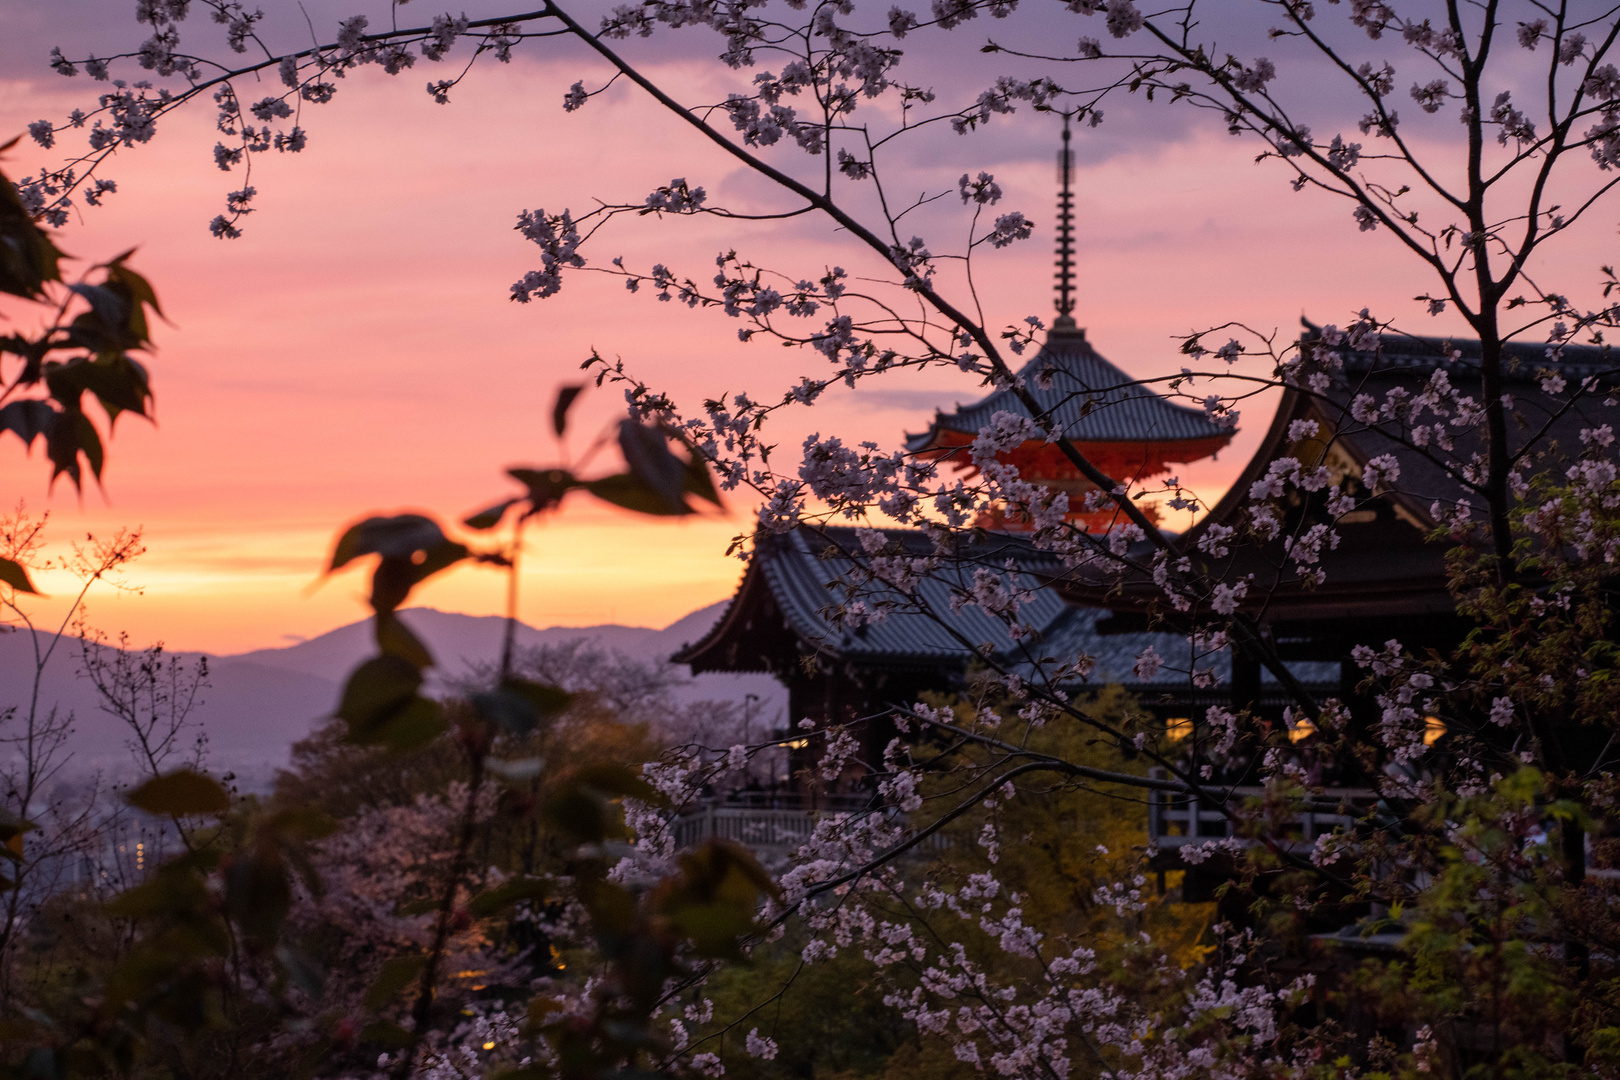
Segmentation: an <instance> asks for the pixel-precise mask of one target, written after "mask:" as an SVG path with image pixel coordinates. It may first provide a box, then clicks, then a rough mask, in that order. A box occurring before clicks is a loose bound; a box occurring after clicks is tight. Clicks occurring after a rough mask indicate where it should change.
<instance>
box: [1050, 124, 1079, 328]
mask: <svg viewBox="0 0 1620 1080" xmlns="http://www.w3.org/2000/svg"><path fill="white" fill-rule="evenodd" d="M1069 120H1070V114H1069V113H1064V114H1063V148H1062V149H1061V150H1059V151H1058V158H1057V167H1058V207H1057V208H1058V213H1057V273H1056V274H1055V275H1054V276H1055V277H1056V278H1057V319H1056V320H1054V321H1053V323H1052V329H1053V330H1056V331H1073V330H1074V329H1075V325H1074V314H1073V312H1074V190H1073V186H1072V185H1073V181H1074V152H1073V151H1072V150H1071V149H1070V148H1069Z"/></svg>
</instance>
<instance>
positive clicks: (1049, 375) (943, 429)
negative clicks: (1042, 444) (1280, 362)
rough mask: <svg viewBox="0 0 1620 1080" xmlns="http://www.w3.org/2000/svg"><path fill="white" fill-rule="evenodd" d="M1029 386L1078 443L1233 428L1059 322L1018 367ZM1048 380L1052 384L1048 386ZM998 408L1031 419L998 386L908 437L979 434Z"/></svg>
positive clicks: (917, 440)
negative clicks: (1159, 390)
mask: <svg viewBox="0 0 1620 1080" xmlns="http://www.w3.org/2000/svg"><path fill="white" fill-rule="evenodd" d="M1018 377H1019V378H1020V380H1021V381H1022V382H1023V384H1024V388H1025V389H1026V390H1027V391H1028V392H1029V394H1030V395H1031V396H1032V397H1033V398H1034V399H1035V400H1036V401H1037V402H1038V403H1039V404H1040V406H1041V408H1042V409H1043V411H1045V412H1046V413H1047V414H1048V415H1049V416H1050V417H1051V418H1052V419H1053V420H1055V421H1056V422H1058V423H1059V424H1061V425H1062V430H1063V434H1064V436H1065V437H1067V438H1068V439H1069V440H1070V441H1071V442H1076V443H1176V442H1189V441H1193V440H1208V439H1211V438H1218V439H1220V440H1221V441H1222V443H1223V444H1224V443H1225V442H1226V441H1227V440H1230V439H1231V437H1232V434H1233V432H1232V430H1231V429H1230V428H1227V427H1223V426H1221V425H1220V424H1217V423H1215V422H1214V421H1213V420H1211V419H1210V418H1209V416H1207V415H1206V414H1205V413H1204V412H1203V411H1202V410H1200V409H1191V408H1188V407H1186V406H1184V405H1177V404H1175V403H1174V402H1171V401H1169V400H1168V399H1166V398H1164V397H1163V396H1161V395H1159V394H1156V393H1154V392H1153V390H1152V389H1150V388H1149V387H1147V386H1144V385H1142V384H1141V383H1140V382H1138V381H1137V380H1136V379H1133V378H1132V377H1131V376H1129V375H1127V374H1126V373H1125V372H1123V371H1121V370H1120V369H1119V368H1117V367H1115V366H1114V365H1113V364H1111V363H1109V362H1108V361H1107V360H1105V359H1104V358H1103V357H1102V355H1101V354H1100V353H1098V352H1097V350H1096V349H1094V348H1092V347H1091V343H1090V342H1088V341H1087V340H1086V333H1085V331H1084V330H1081V329H1067V328H1057V327H1054V328H1053V330H1052V331H1051V332H1050V333H1049V334H1048V335H1047V338H1046V344H1045V345H1043V346H1042V347H1041V350H1040V352H1038V353H1036V354H1035V356H1034V357H1033V358H1032V359H1030V360H1029V362H1027V363H1026V364H1024V366H1023V367H1022V368H1020V369H1019V371H1018ZM1043 384H1044V385H1043ZM998 412H1007V413H1012V414H1013V415H1015V416H1024V417H1029V416H1030V412H1029V410H1028V409H1027V408H1025V407H1024V403H1023V402H1022V401H1020V400H1019V398H1018V396H1017V395H1016V394H1014V393H1013V392H1012V391H1011V390H997V391H996V392H994V393H992V394H991V395H989V396H988V397H986V398H983V399H982V400H980V401H977V402H975V403H974V404H971V405H958V406H957V408H956V410H955V411H954V412H949V413H947V412H944V411H940V412H937V413H935V415H934V421H933V423H932V424H930V425H929V427H928V430H927V431H923V432H920V433H918V434H915V435H907V436H906V449H907V450H908V451H910V452H912V453H919V452H922V451H925V450H931V449H935V448H938V447H940V446H944V445H956V444H959V443H960V442H961V441H962V440H961V439H960V438H958V439H950V437H949V435H948V434H947V433H954V434H956V435H958V436H966V437H967V438H968V439H969V440H971V439H972V438H973V437H974V436H976V435H977V434H978V433H979V430H980V429H981V428H983V427H984V426H985V425H987V424H989V423H990V420H991V418H992V417H993V416H995V414H996V413H998Z"/></svg>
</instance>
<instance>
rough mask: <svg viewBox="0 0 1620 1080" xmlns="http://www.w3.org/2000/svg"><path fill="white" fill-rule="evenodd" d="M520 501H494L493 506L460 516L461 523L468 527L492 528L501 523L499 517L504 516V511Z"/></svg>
mask: <svg viewBox="0 0 1620 1080" xmlns="http://www.w3.org/2000/svg"><path fill="white" fill-rule="evenodd" d="M521 501H522V500H520V499H507V500H506V501H505V502H501V503H496V504H495V505H494V506H491V507H487V508H485V509H483V510H480V511H478V513H476V514H470V515H468V516H467V517H464V518H462V519H461V523H462V524H463V525H465V526H467V528H469V529H493V528H494V527H495V526H497V525H499V524H500V523H501V519H502V518H503V517H505V516H506V512H507V511H508V510H510V509H512V507H514V506H516V505H517V504H518V503H519V502H521Z"/></svg>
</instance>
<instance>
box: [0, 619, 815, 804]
mask: <svg viewBox="0 0 1620 1080" xmlns="http://www.w3.org/2000/svg"><path fill="white" fill-rule="evenodd" d="M724 610H725V602H721V603H718V604H711V605H709V606H708V607H705V608H701V609H699V610H697V611H694V612H692V613H691V614H690V615H687V616H685V617H684V618H681V619H679V620H677V621H676V622H674V623H672V624H670V625H669V626H667V627H664V628H663V629H662V630H659V629H654V628H652V627H645V626H619V625H615V624H606V625H602V626H584V627H580V626H551V627H546V628H544V629H537V628H535V627H532V626H528V625H526V624H519V626H518V630H517V635H516V642H517V645H518V647H519V648H520V649H523V648H530V647H535V646H543V645H562V644H565V643H567V642H570V641H576V640H583V641H586V642H589V643H590V644H591V645H593V646H595V647H597V648H601V649H604V650H608V651H613V652H618V653H620V654H623V655H624V656H626V657H628V658H630V659H633V660H639V661H643V662H655V661H661V660H665V659H668V657H669V656H670V654H671V653H673V652H674V651H675V650H677V649H679V648H680V647H681V646H682V645H684V644H686V643H687V642H689V641H694V640H696V639H697V638H699V637H701V636H702V635H703V634H704V632H706V631H707V630H708V629H709V627H711V626H712V625H713V624H714V622H715V621H716V620H717V619H718V618H719V617H720V614H721V612H722V611H724ZM400 617H401V618H402V619H403V620H404V621H405V623H406V624H407V625H409V626H410V628H411V629H412V630H413V631H414V632H415V633H416V634H417V636H418V637H420V638H421V639H422V641H423V643H424V644H426V645H427V647H428V649H429V651H431V652H432V653H433V655H434V657H435V658H436V659H437V660H438V665H437V668H436V669H435V675H436V676H437V679H442V678H446V677H453V676H455V675H457V674H459V673H461V672H463V671H465V670H466V669H467V667H468V666H469V665H473V664H478V663H492V662H494V661H495V660H496V659H498V657H499V655H500V647H501V637H502V634H503V633H504V632H505V620H504V619H502V618H501V617H499V616H490V615H463V614H459V613H457V612H450V611H438V610H436V609H434V608H425V607H422V608H407V609H405V610H404V611H402V612H400ZM39 640H40V644H41V646H42V647H43V646H44V645H45V644H46V643H47V642H46V640H45V639H44V637H43V636H41V638H40V639H39ZM374 652H375V645H374V644H373V641H372V636H371V624H370V622H369V620H366V621H360V622H355V623H350V624H349V625H347V626H340V627H338V628H337V629H336V630H332V631H329V632H328V633H325V634H322V635H320V636H319V637H315V638H311V639H309V640H308V641H302V642H299V643H298V644H296V645H288V646H285V647H283V648H276V649H256V650H254V651H252V652H245V653H237V654H234V655H224V656H218V655H213V654H204V653H197V652H181V653H175V654H172V655H173V656H175V657H176V658H178V659H179V660H180V661H181V662H182V663H185V664H188V665H189V664H195V663H196V662H197V660H198V659H200V658H202V657H203V656H205V655H206V656H207V660H208V687H207V688H206V689H205V690H204V691H203V693H202V695H201V697H202V702H201V704H199V705H198V706H197V707H196V709H195V710H194V711H193V713H192V716H191V718H192V719H193V720H194V721H196V722H197V724H198V725H199V727H200V729H201V730H203V731H206V733H207V735H208V759H207V761H208V765H209V767H210V769H211V770H212V771H214V772H217V773H222V772H227V771H229V772H234V773H235V774H236V775H237V778H238V783H239V784H240V785H241V786H242V787H243V789H244V790H255V789H262V788H263V787H264V786H266V785H267V784H268V783H269V781H270V779H271V777H273V776H274V773H275V770H276V769H277V768H278V767H281V766H284V765H285V764H286V763H287V752H288V749H289V748H290V747H291V745H292V744H293V743H294V742H295V741H297V740H298V739H301V738H303V737H304V736H305V735H307V734H309V732H310V730H311V728H313V727H314V726H315V725H316V724H318V723H320V722H321V721H322V720H324V719H325V718H326V717H328V716H330V715H331V712H332V708H333V706H334V705H335V704H336V703H337V699H338V694H339V692H340V691H341V689H342V686H343V682H344V680H345V679H346V678H347V676H348V674H349V672H350V671H352V670H353V669H354V667H355V666H356V665H357V664H359V663H360V662H361V661H362V660H364V659H365V658H366V657H368V656H371V655H372V654H373V653H374ZM82 666H83V665H82V662H81V659H80V643H79V641H78V640H77V639H73V638H63V639H62V641H61V642H60V644H58V646H57V648H56V652H55V654H54V655H53V656H52V658H51V660H50V663H49V664H48V665H47V667H46V669H45V676H44V679H43V680H42V681H41V686H40V702H41V705H40V707H41V709H42V711H48V710H49V709H50V708H52V707H54V708H56V709H58V710H59V711H60V712H61V713H62V714H66V713H69V712H71V713H72V714H73V717H74V725H73V726H74V734H73V737H72V739H71V741H70V743H69V749H70V751H71V753H72V760H71V762H70V764H69V766H68V768H67V769H66V770H64V775H65V776H72V775H84V774H86V773H88V772H92V771H97V770H99V771H102V772H105V773H109V774H112V775H120V774H122V773H125V772H128V771H129V769H130V768H131V764H130V762H131V758H130V752H129V750H128V748H127V747H128V743H129V735H128V732H127V730H126V729H125V728H124V726H123V723H122V721H120V720H119V719H117V718H116V717H114V716H111V715H109V714H107V713H106V712H104V711H103V710H102V708H101V702H100V698H99V696H98V695H97V693H96V690H95V687H94V686H93V685H92V684H91V683H90V681H89V680H88V679H86V678H83V677H82V676H81V675H80V674H79V671H80V668H81V667H82ZM33 672H34V639H33V638H32V636H31V635H30V634H28V633H27V632H26V631H18V630H13V631H11V632H9V633H0V708H7V707H12V706H15V707H16V708H17V710H18V712H17V714H16V715H14V716H13V718H12V719H10V720H8V721H7V722H6V723H4V724H3V725H0V738H9V737H10V736H13V735H14V734H15V733H16V732H17V729H18V725H19V724H20V721H21V719H22V717H23V716H25V715H26V713H27V710H28V706H29V698H30V696H31V692H32V679H33ZM679 674H681V675H682V676H685V672H684V670H683V671H681V672H679ZM437 679H436V680H435V681H437ZM749 695H752V696H753V697H754V698H755V702H754V703H753V704H752V707H753V708H754V709H756V710H758V711H756V713H755V715H756V716H760V717H768V716H771V715H772V714H773V713H785V709H786V702H787V694H786V691H785V690H784V689H783V688H782V686H781V685H780V684H779V683H777V682H776V681H775V680H773V679H771V678H769V677H768V676H764V675H725V674H706V675H700V676H698V677H696V678H689V681H686V682H685V683H684V684H683V685H681V686H679V687H677V688H676V690H675V691H674V696H675V698H676V700H677V701H681V702H689V701H699V700H716V701H738V702H740V701H742V700H743V699H744V698H745V697H746V696H749ZM15 754H16V750H15V747H14V746H13V745H11V744H10V743H0V761H4V760H5V759H8V758H13V757H15Z"/></svg>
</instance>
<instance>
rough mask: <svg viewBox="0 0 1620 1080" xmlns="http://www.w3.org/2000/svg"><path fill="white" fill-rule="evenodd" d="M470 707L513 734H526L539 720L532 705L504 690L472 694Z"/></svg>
mask: <svg viewBox="0 0 1620 1080" xmlns="http://www.w3.org/2000/svg"><path fill="white" fill-rule="evenodd" d="M471 701H472V707H473V709H474V710H475V711H476V712H477V713H478V715H479V716H480V717H482V718H483V719H485V720H488V721H490V722H491V723H494V724H499V725H500V726H501V727H503V728H505V729H506V730H507V731H509V732H510V733H512V734H513V735H527V734H528V733H529V732H531V731H533V730H534V726H535V725H536V724H538V723H539V722H540V714H539V713H537V712H535V711H534V706H533V705H530V704H529V703H528V702H527V701H526V700H524V699H523V698H521V697H519V696H518V695H516V694H513V693H509V692H508V691H506V690H494V691H489V690H486V691H483V692H481V693H477V694H473V695H472V697H471Z"/></svg>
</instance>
